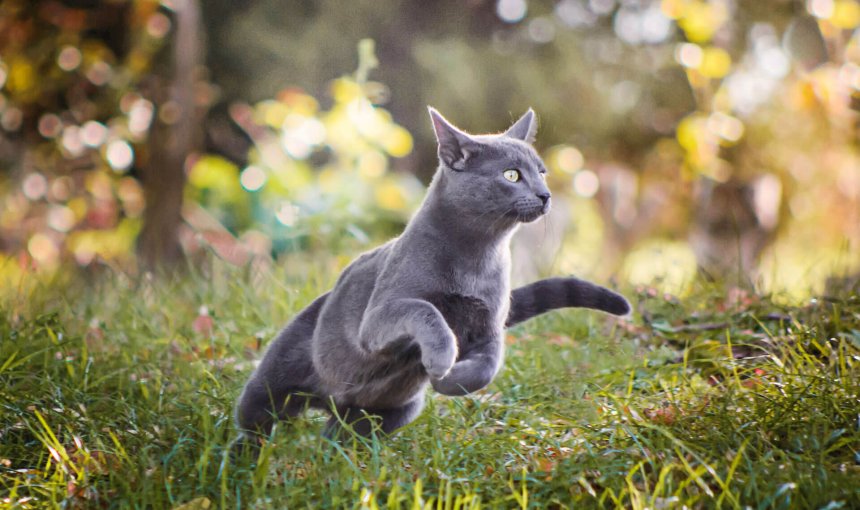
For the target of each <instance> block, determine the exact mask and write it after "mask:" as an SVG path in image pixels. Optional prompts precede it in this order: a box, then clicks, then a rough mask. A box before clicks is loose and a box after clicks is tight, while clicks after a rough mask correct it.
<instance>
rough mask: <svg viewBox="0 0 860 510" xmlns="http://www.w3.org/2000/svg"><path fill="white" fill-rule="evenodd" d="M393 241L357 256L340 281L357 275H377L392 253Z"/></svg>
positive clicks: (344, 271) (342, 274)
mask: <svg viewBox="0 0 860 510" xmlns="http://www.w3.org/2000/svg"><path fill="white" fill-rule="evenodd" d="M393 242H394V241H393V240H392V241H388V242H387V243H385V244H382V245H380V246H377V247H376V248H373V249H370V250H368V251H366V252H364V253H362V254H361V255H359V256H357V257H356V258H354V259H353V260H352V262H350V263H349V265H347V266H346V267H345V268H344V270H343V272H342V273H341V275H340V279H341V280H342V279H344V278H346V277H348V276H349V275H351V274H355V273H374V274H375V273H376V272H378V271H379V270H380V269H381V268H382V266H383V265H385V261H386V259H387V258H388V255H389V253H390V252H391V246H392V244H393Z"/></svg>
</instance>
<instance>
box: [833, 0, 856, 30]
mask: <svg viewBox="0 0 860 510" xmlns="http://www.w3.org/2000/svg"><path fill="white" fill-rule="evenodd" d="M830 22H831V23H833V24H834V25H836V26H837V27H839V28H845V29H851V28H854V27H856V26H857V25H860V3H858V2H857V0H837V1H836V3H835V4H834V5H833V14H832V15H831V16H830Z"/></svg>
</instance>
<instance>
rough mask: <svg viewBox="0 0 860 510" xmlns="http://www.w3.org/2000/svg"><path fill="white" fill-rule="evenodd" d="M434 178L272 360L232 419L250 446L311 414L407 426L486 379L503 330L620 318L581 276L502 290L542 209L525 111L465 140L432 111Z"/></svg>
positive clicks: (497, 359)
mask: <svg viewBox="0 0 860 510" xmlns="http://www.w3.org/2000/svg"><path fill="white" fill-rule="evenodd" d="M430 117H431V119H432V122H433V128H434V130H435V133H436V139H437V141H438V155H439V168H438V169H437V171H436V174H435V176H434V177H433V181H432V183H431V184H430V188H429V190H428V192H427V196H426V197H425V199H424V202H423V204H422V205H421V208H420V209H419V210H418V211H417V212H416V214H415V216H414V217H413V218H412V220H411V221H410V222H409V224H408V225H407V226H406V229H405V230H404V232H403V234H402V235H400V237H397V238H395V239H392V240H391V241H389V242H387V243H385V244H384V245H382V246H380V247H378V248H376V249H374V250H371V251H369V252H367V253H364V254H362V255H361V256H359V257H358V258H357V259H356V260H355V261H353V262H352V263H351V264H350V265H349V266H348V267H347V268H346V269H344V271H343V273H342V274H341V275H340V277H339V278H338V280H337V283H336V284H335V286H334V288H333V289H332V290H331V291H329V292H327V293H326V294H323V295H322V296H320V297H318V298H317V299H316V300H315V301H313V302H312V303H311V304H310V305H308V306H307V308H305V309H304V310H302V311H301V312H300V313H299V314H298V315H296V316H295V317H294V318H293V320H292V322H290V323H289V324H288V325H287V326H286V328H284V329H283V331H281V332H280V333H279V334H278V336H277V338H275V340H274V342H273V343H272V345H271V346H270V347H269V349H268V350H267V351H266V354H265V356H264V357H263V360H262V362H261V363H260V365H259V366H258V367H257V369H256V370H255V371H254V373H253V374H252V375H251V378H250V379H249V381H248V382H247V384H246V385H245V388H244V391H243V392H242V395H241V397H240V398H239V402H238V405H237V409H236V420H237V423H238V425H239V428H240V429H241V430H242V432H243V434H245V435H246V437H249V438H250V437H253V436H254V435H255V434H267V433H268V432H269V431H270V430H271V427H272V424H273V421H274V420H275V419H286V418H292V417H295V416H297V415H298V414H300V413H301V412H302V411H304V410H305V409H307V408H308V407H315V408H320V409H325V410H327V411H329V412H331V413H332V418H331V419H330V420H329V422H328V425H327V427H326V433H327V434H329V435H336V434H337V433H338V430H339V429H340V427H341V424H343V423H346V424H349V425H350V426H351V428H352V429H353V430H354V431H355V432H357V433H359V434H364V435H368V434H370V433H371V432H372V430H373V423H372V421H377V422H378V426H379V428H380V429H381V430H382V431H383V432H386V433H388V432H391V431H393V430H395V429H397V428H399V427H402V426H403V425H406V424H407V423H409V422H411V421H412V420H414V419H415V418H416V417H417V416H418V414H419V413H420V412H421V409H422V407H423V404H424V391H425V389H426V387H427V385H428V384H430V385H432V386H433V388H434V389H435V390H436V391H438V392H439V393H442V394H445V395H464V394H467V393H471V392H473V391H476V390H479V389H481V388H483V387H485V386H487V385H488V384H490V382H491V381H492V380H493V378H494V377H495V375H496V373H497V372H498V371H499V368H500V367H501V365H502V359H503V355H504V330H505V328H506V327H509V326H512V325H514V324H517V323H520V322H522V321H525V320H528V319H530V318H532V317H534V316H536V315H539V314H542V313H545V312H547V311H549V310H553V309H558V308H565V307H585V308H593V309H597V310H602V311H605V312H608V313H612V314H615V315H626V314H628V313H629V312H630V304H629V303H628V302H627V300H626V299H624V298H623V297H622V296H621V295H619V294H616V293H615V292H612V291H610V290H608V289H606V288H604V287H601V286H598V285H595V284H593V283H589V282H586V281H583V280H579V279H576V278H550V279H547V280H541V281H538V282H535V283H532V284H530V285H526V286H524V287H521V288H518V289H514V290H513V291H512V290H511V288H510V240H511V236H512V235H513V233H514V231H515V230H516V228H517V226H518V225H519V224H520V223H524V222H530V221H534V220H536V219H538V218H540V217H541V216H543V215H544V214H546V212H547V211H548V210H549V208H550V205H551V198H550V197H551V194H550V191H549V189H548V188H547V184H546V178H545V176H546V168H545V166H544V164H543V161H541V158H540V157H539V156H538V154H537V152H535V150H534V149H533V148H532V146H531V142H532V141H533V140H534V136H535V133H536V130H537V120H536V118H535V115H534V112H533V111H532V110H529V111H528V112H527V113H526V114H525V115H523V116H522V117H521V118H520V119H519V120H517V121H516V122H515V123H514V124H513V125H512V126H511V127H510V128H509V129H508V130H507V131H505V132H504V133H501V134H495V135H470V134H467V133H465V132H463V131H462V130H460V129H458V128H456V127H454V126H453V125H452V124H451V123H449V122H448V121H447V120H445V118H444V117H442V115H440V114H439V112H437V111H436V110H434V109H432V108H430Z"/></svg>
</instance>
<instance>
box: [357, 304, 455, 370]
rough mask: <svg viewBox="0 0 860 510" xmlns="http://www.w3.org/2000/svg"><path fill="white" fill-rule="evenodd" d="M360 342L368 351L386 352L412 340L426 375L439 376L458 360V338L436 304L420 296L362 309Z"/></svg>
mask: <svg viewBox="0 0 860 510" xmlns="http://www.w3.org/2000/svg"><path fill="white" fill-rule="evenodd" d="M358 336H359V343H360V345H361V347H362V348H363V349H365V350H366V351H368V352H374V353H375V352H385V351H386V350H388V349H391V348H399V347H402V342H403V341H404V340H407V341H409V340H412V341H414V342H416V343H417V344H418V345H419V347H420V348H421V363H422V364H423V365H424V368H425V369H426V370H427V374H429V375H430V377H433V378H437V379H438V378H442V377H444V376H445V374H447V373H448V371H449V370H451V367H452V366H453V365H454V361H456V359H457V338H456V337H455V336H454V332H453V331H451V328H450V327H449V326H448V323H447V322H445V318H444V317H442V314H441V313H439V310H438V309H436V307H435V306H433V305H432V304H430V303H429V302H427V301H424V300H422V299H412V298H403V299H393V300H390V301H386V302H383V303H381V304H379V305H375V306H374V307H373V308H371V309H370V310H368V311H367V312H365V315H364V318H363V319H362V321H361V327H360V328H359V335H358Z"/></svg>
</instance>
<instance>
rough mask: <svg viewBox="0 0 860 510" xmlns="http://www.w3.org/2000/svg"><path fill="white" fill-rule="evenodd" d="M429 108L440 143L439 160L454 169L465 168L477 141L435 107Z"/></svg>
mask: <svg viewBox="0 0 860 510" xmlns="http://www.w3.org/2000/svg"><path fill="white" fill-rule="evenodd" d="M427 109H428V110H429V111H430V119H431V120H432V121H433V131H435V132H436V141H437V142H438V144H439V149H438V153H439V160H440V161H441V162H442V163H443V164H445V165H446V166H448V167H449V168H451V169H453V170H464V169H465V168H466V160H467V159H469V156H470V153H471V152H473V151H474V146H475V141H474V140H473V139H472V137H470V136H469V135H467V134H466V133H464V132H462V131H460V130H459V129H457V128H456V127H455V126H454V125H453V124H451V123H450V122H448V121H447V120H446V119H445V117H443V116H442V114H441V113H439V112H437V111H436V109H435V108H433V107H432V106H428V107H427Z"/></svg>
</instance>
